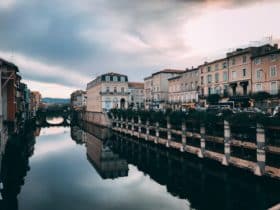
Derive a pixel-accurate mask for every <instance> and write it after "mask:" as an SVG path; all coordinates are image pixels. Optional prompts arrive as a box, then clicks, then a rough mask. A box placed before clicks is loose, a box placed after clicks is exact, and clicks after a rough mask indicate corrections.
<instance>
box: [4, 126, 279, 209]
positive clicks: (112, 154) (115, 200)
mask: <svg viewBox="0 0 280 210" xmlns="http://www.w3.org/2000/svg"><path fill="white" fill-rule="evenodd" d="M38 135H39V136H38ZM34 136H38V137H36V145H35V149H34V144H35V137H34ZM70 136H71V137H72V139H71V138H70ZM30 157H31V158H30ZM30 169H31V170H30ZM27 172H28V173H27ZM1 180H2V182H3V183H4V186H3V187H4V189H3V190H2V191H1V194H2V196H3V200H2V201H0V209H4V210H6V209H7V210H8V209H12V210H18V209H20V210H32V209H34V210H47V209H67V210H76V209H79V210H89V209H110V210H113V209H114V210H115V209H121V210H131V209H134V210H142V209H145V210H147V209H149V210H156V209H163V210H164V209H165V210H170V209H172V210H176V209H178V210H180V209H201V210H204V209H225V210H231V209H232V210H233V209H254V210H258V209H267V208H268V207H271V206H273V205H274V204H276V203H278V202H279V201H280V198H279V195H280V183H279V181H272V180H271V179H264V178H258V177H255V176H253V175H252V174H250V173H247V172H245V171H243V170H237V169H235V168H225V167H222V166H220V165H219V164H217V163H216V162H213V161H206V160H200V159H198V158H196V157H194V156H191V155H188V154H185V153H179V152H177V151H173V150H167V149H166V148H165V147H162V146H160V145H155V144H152V143H150V142H146V141H139V140H138V139H133V138H130V137H128V136H122V135H119V134H116V133H110V132H109V131H108V130H107V129H105V128H100V127H96V126H93V125H90V124H81V125H79V126H72V127H71V130H70V129H69V128H67V127H51V128H44V129H39V128H37V129H29V130H28V132H26V133H25V134H22V135H19V136H17V137H13V138H11V139H9V141H8V143H7V147H6V151H5V154H4V156H3V159H2V169H1Z"/></svg>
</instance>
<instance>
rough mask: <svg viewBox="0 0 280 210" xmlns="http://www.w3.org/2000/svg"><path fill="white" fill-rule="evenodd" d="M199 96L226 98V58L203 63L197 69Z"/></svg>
mask: <svg viewBox="0 0 280 210" xmlns="http://www.w3.org/2000/svg"><path fill="white" fill-rule="evenodd" d="M198 69H199V74H200V78H199V84H200V87H201V88H200V94H201V96H203V97H204V96H206V97H207V96H208V95H210V94H219V95H222V96H224V97H227V93H228V60H227V58H221V59H217V60H214V61H211V62H205V63H204V64H202V65H200V66H199V67H198Z"/></svg>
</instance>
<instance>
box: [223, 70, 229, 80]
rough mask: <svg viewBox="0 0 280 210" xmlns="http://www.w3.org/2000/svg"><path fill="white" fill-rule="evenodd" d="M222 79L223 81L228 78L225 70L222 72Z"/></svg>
mask: <svg viewBox="0 0 280 210" xmlns="http://www.w3.org/2000/svg"><path fill="white" fill-rule="evenodd" d="M223 80H224V82H226V81H227V80H228V73H227V72H226V71H224V72H223Z"/></svg>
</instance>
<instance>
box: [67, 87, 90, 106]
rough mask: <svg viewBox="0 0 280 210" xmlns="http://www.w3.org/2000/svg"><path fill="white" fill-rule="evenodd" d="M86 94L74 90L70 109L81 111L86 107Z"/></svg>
mask: <svg viewBox="0 0 280 210" xmlns="http://www.w3.org/2000/svg"><path fill="white" fill-rule="evenodd" d="M86 102H87V94H86V91H83V90H76V91H75V92H73V93H71V96H70V104H71V108H72V109H74V110H83V109H84V108H85V107H86Z"/></svg>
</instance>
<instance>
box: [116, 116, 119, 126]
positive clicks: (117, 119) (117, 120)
mask: <svg viewBox="0 0 280 210" xmlns="http://www.w3.org/2000/svg"><path fill="white" fill-rule="evenodd" d="M115 119H116V127H117V128H119V117H116V118H115Z"/></svg>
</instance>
